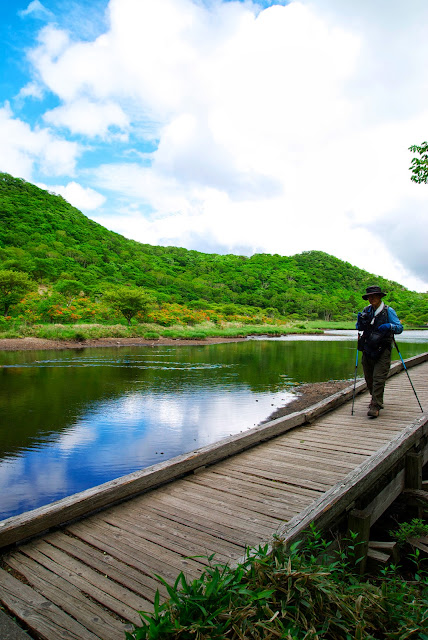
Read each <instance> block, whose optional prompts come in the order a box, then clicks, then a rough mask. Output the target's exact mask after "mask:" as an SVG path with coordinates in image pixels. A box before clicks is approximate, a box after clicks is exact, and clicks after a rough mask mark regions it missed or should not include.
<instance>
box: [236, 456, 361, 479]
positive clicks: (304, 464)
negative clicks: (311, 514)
mask: <svg viewBox="0 0 428 640" xmlns="http://www.w3.org/2000/svg"><path fill="white" fill-rule="evenodd" d="M242 460H245V461H250V460H251V461H253V460H255V461H260V462H262V463H264V464H268V465H270V466H271V467H272V466H275V467H278V468H280V469H283V470H284V471H285V470H294V469H296V470H301V469H303V470H304V471H305V474H306V475H307V477H311V478H312V477H314V476H315V477H318V478H321V477H323V476H325V477H326V479H327V480H328V481H330V478H331V477H333V476H337V478H341V477H342V476H343V473H344V472H345V473H346V472H348V471H349V469H353V468H354V467H355V465H350V466H347V467H346V466H345V467H340V466H339V465H337V464H336V465H334V464H327V463H324V464H323V465H322V466H321V464H318V465H317V464H316V462H315V460H314V459H313V458H312V459H311V460H309V459H306V460H305V459H304V458H303V457H300V456H299V458H296V457H295V456H290V455H289V454H287V453H286V452H282V451H280V450H278V451H272V450H267V451H266V450H263V451H258V450H257V451H255V452H254V454H253V455H252V456H245V455H243V454H241V456H240V461H241V462H242ZM320 474H321V476H320Z"/></svg>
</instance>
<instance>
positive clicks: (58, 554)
mask: <svg viewBox="0 0 428 640" xmlns="http://www.w3.org/2000/svg"><path fill="white" fill-rule="evenodd" d="M22 552H23V553H24V554H25V555H27V556H29V557H30V558H32V559H33V560H35V561H36V562H38V563H39V564H40V565H42V566H43V567H45V568H46V569H48V570H49V571H51V572H52V574H53V575H55V576H59V577H61V578H63V579H64V580H66V581H68V582H69V583H70V584H72V585H73V586H74V587H77V588H78V589H80V591H82V593H86V594H87V595H88V596H90V597H91V598H93V599H94V600H96V601H97V602H100V603H101V604H102V605H103V606H105V607H108V608H109V609H110V610H111V611H113V612H114V613H116V614H117V615H118V616H120V617H121V618H124V619H125V620H128V621H129V622H136V623H138V622H139V616H138V615H137V614H136V611H138V610H139V609H145V608H146V607H147V606H149V603H148V602H147V601H146V600H144V599H143V598H141V597H140V596H137V595H136V594H134V593H132V592H131V591H129V589H126V588H125V587H123V586H121V585H118V584H116V583H115V582H113V581H112V580H110V579H109V578H106V577H105V576H103V575H101V574H100V573H97V572H96V571H94V570H93V569H91V568H90V567H88V566H87V565H85V564H83V563H82V562H80V561H78V560H76V559H75V558H72V557H71V556H69V555H68V554H66V553H64V552H63V551H61V550H60V549H58V548H57V547H53V546H52V545H50V544H48V543H47V542H44V541H40V540H39V541H37V543H36V544H29V545H26V546H25V547H23V549H22Z"/></svg>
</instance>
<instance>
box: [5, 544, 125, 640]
mask: <svg viewBox="0 0 428 640" xmlns="http://www.w3.org/2000/svg"><path fill="white" fill-rule="evenodd" d="M6 561H7V564H8V565H9V566H10V567H12V568H13V569H15V570H16V571H17V572H18V573H20V574H21V575H22V576H24V578H25V579H26V580H28V582H29V583H30V584H31V586H32V587H34V588H35V589H37V590H38V591H39V592H42V593H43V595H44V596H45V597H46V598H47V599H48V600H49V601H50V602H52V603H53V604H55V605H56V606H58V607H60V608H61V609H63V610H64V611H65V612H66V613H68V614H70V615H71V616H73V617H74V618H76V619H77V621H78V622H79V623H80V624H81V625H82V626H83V627H85V628H86V629H88V630H89V631H92V632H93V633H95V634H96V635H97V636H99V637H100V638H103V640H117V638H118V637H119V636H120V634H122V635H124V624H123V623H121V622H119V621H118V620H117V619H116V618H114V617H113V616H111V615H109V614H108V613H107V612H106V611H105V610H104V609H103V608H102V607H100V606H99V605H96V604H95V603H93V602H91V600H89V599H88V598H86V597H85V596H84V595H83V594H82V592H81V591H80V590H79V589H78V588H76V587H75V586H74V585H72V584H70V582H68V581H67V580H64V579H63V578H61V577H60V576H58V575H57V574H55V573H52V571H49V570H48V569H46V568H45V567H43V566H41V565H40V564H38V563H37V562H35V561H34V560H32V559H31V558H29V557H27V556H25V555H24V554H23V553H16V554H15V555H13V556H9V557H8V558H7V559H6Z"/></svg>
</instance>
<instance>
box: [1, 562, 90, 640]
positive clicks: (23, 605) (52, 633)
mask: <svg viewBox="0 0 428 640" xmlns="http://www.w3.org/2000/svg"><path fill="white" fill-rule="evenodd" d="M0 599H1V601H2V602H3V604H4V605H5V606H6V607H7V608H8V609H9V611H11V612H12V613H13V615H15V616H16V617H17V618H20V619H21V620H25V623H26V625H27V626H28V627H29V628H30V629H31V631H32V632H33V633H35V634H37V635H38V637H40V638H42V639H43V640H100V636H98V635H95V634H94V633H92V632H91V631H89V630H88V629H86V628H85V627H84V626H83V625H81V624H80V623H79V622H77V621H76V620H74V619H73V618H71V617H70V616H69V615H67V614H66V613H64V611H62V610H61V609H60V608H59V607H57V606H56V605H54V604H53V603H52V602H50V600H48V599H47V598H45V597H43V596H42V595H41V594H39V593H37V591H34V589H32V588H31V587H29V586H28V585H26V584H23V583H22V582H20V581H19V580H17V579H16V578H14V577H13V576H12V575H10V573H8V572H7V571H4V570H3V569H0Z"/></svg>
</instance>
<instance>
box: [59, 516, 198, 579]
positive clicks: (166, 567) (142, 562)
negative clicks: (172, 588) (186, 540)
mask: <svg viewBox="0 0 428 640" xmlns="http://www.w3.org/2000/svg"><path fill="white" fill-rule="evenodd" d="M70 529H71V531H72V533H74V534H75V535H79V533H80V535H82V532H83V535H84V534H85V532H87V533H88V534H89V536H90V537H91V538H92V540H97V541H98V542H99V543H101V544H102V546H103V548H105V549H106V550H107V548H108V550H109V552H110V553H111V554H112V555H115V556H116V557H119V556H117V555H116V554H117V552H120V553H121V559H122V560H124V561H125V562H127V563H129V564H131V566H134V567H138V568H139V569H140V570H143V571H144V572H145V573H147V574H148V575H154V574H155V573H157V574H160V575H163V576H164V577H165V578H168V579H171V580H174V579H175V577H176V576H177V573H179V572H180V571H183V573H185V574H188V575H189V574H190V572H192V575H194V574H197V573H198V572H201V571H202V570H203V569H204V565H203V564H202V563H201V562H198V561H197V560H194V559H190V558H185V557H183V556H181V555H179V554H172V553H167V550H166V549H163V550H162V555H161V557H160V556H159V547H156V545H153V544H151V543H150V542H149V541H148V540H144V541H140V542H139V540H138V538H137V536H135V535H132V534H130V533H129V532H128V531H124V530H123V529H119V528H118V527H113V526H112V525H110V524H108V523H106V522H100V521H97V522H94V521H91V522H90V524H87V523H77V524H75V525H73V526H72V528H71V527H70ZM85 539H86V540H87V541H88V542H89V540H88V536H86V538H85ZM125 558H127V559H125Z"/></svg>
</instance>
